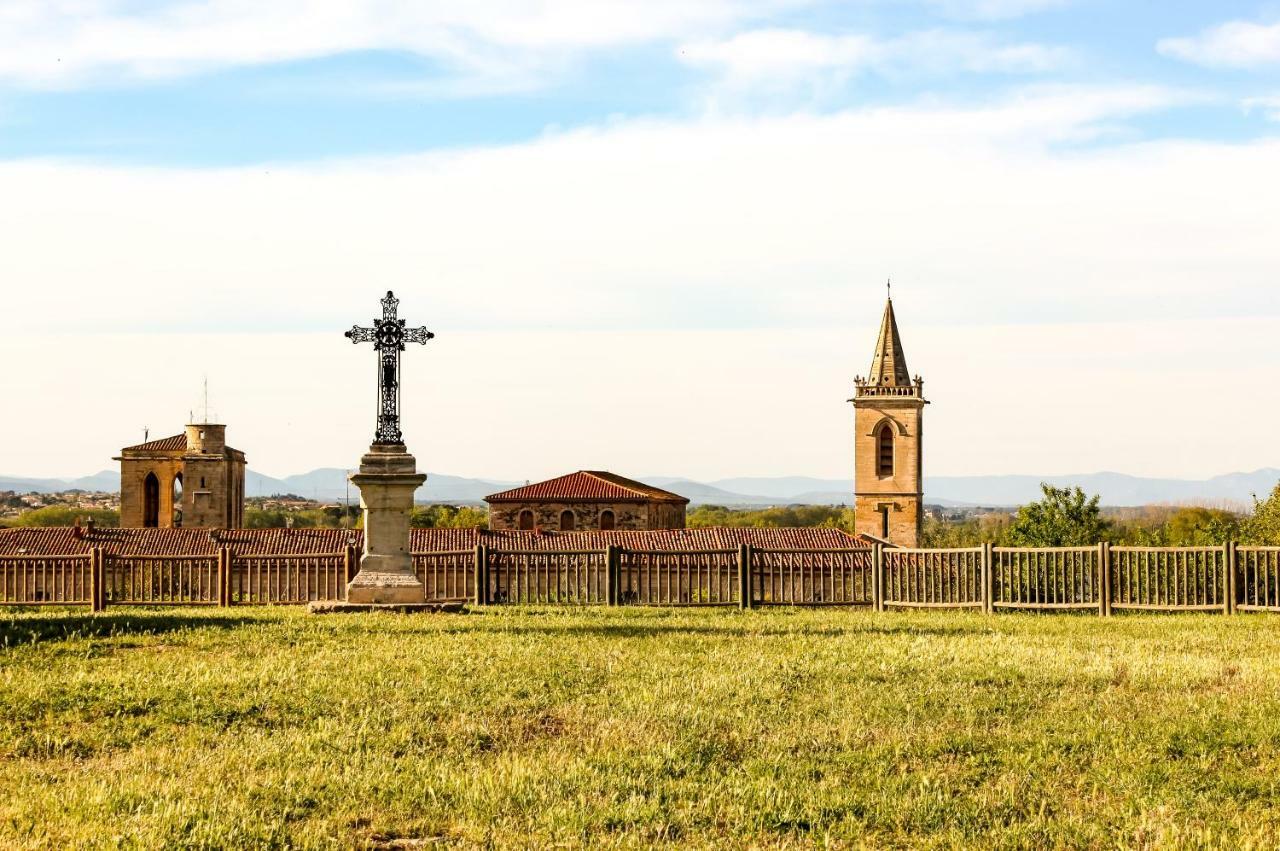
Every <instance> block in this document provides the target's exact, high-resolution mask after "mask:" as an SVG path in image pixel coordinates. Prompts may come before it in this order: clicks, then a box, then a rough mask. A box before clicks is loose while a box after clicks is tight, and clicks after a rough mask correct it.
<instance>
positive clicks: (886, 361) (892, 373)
mask: <svg viewBox="0 0 1280 851" xmlns="http://www.w3.org/2000/svg"><path fill="white" fill-rule="evenodd" d="M867 383H868V384H870V385H872V386H880V387H910V386H911V373H910V372H908V371H907V358H906V355H904V354H903V353H902V337H901V336H900V335H899V334H898V322H897V320H896V319H895V318H894V316H893V299H892V298H890V299H888V300H887V301H886V302H885V306H884V318H883V319H881V320H880V339H879V340H877V341H876V353H875V356H874V357H873V358H872V359H871V373H870V374H869V375H868V376H867Z"/></svg>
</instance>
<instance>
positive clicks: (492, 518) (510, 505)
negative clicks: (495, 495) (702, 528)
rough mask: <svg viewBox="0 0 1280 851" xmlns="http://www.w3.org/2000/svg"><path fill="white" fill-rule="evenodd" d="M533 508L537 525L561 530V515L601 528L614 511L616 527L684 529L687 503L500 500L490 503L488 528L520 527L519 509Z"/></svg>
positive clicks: (577, 524) (580, 525)
mask: <svg viewBox="0 0 1280 851" xmlns="http://www.w3.org/2000/svg"><path fill="white" fill-rule="evenodd" d="M525 510H528V511H532V512H533V522H534V526H535V527H537V528H541V529H546V530H548V531H552V532H558V531H560V517H561V514H563V513H564V512H565V511H570V512H572V513H573V518H574V529H576V530H578V531H594V530H598V529H599V528H600V517H601V515H602V514H603V513H604V512H605V511H606V510H607V511H612V512H613V517H614V525H613V528H614V529H624V530H645V529H683V528H684V521H685V517H684V506H683V505H678V504H672V503H666V502H657V501H654V502H568V501H556V502H500V503H496V504H493V505H490V506H489V528H490V529H496V530H504V529H519V528H520V512H521V511H525Z"/></svg>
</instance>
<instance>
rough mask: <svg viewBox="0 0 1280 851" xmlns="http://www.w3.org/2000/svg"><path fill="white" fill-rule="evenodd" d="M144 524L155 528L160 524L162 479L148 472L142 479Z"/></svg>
mask: <svg viewBox="0 0 1280 851" xmlns="http://www.w3.org/2000/svg"><path fill="white" fill-rule="evenodd" d="M142 525H143V526H146V527H147V528H149V529H154V528H155V527H157V526H159V525H160V480H159V479H157V478H156V474H155V473H147V477H146V478H145V479H143V480H142Z"/></svg>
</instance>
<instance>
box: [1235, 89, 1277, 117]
mask: <svg viewBox="0 0 1280 851" xmlns="http://www.w3.org/2000/svg"><path fill="white" fill-rule="evenodd" d="M1240 106H1241V108H1242V109H1244V111H1245V114H1246V115H1248V114H1250V113H1252V112H1253V111H1254V110H1257V111H1259V112H1261V113H1262V114H1263V115H1265V116H1266V117H1267V120H1268V121H1280V95H1264V96H1261V97H1251V98H1245V99H1244V100H1242V101H1241V102H1240Z"/></svg>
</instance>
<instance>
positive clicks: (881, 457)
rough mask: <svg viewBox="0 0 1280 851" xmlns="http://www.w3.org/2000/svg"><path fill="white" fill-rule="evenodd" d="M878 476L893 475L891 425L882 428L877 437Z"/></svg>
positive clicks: (887, 424)
mask: <svg viewBox="0 0 1280 851" xmlns="http://www.w3.org/2000/svg"><path fill="white" fill-rule="evenodd" d="M876 475H877V476H881V477H889V476H892V475H893V426H892V425H891V424H890V423H885V424H884V425H882V426H880V433H879V434H878V435H876Z"/></svg>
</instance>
